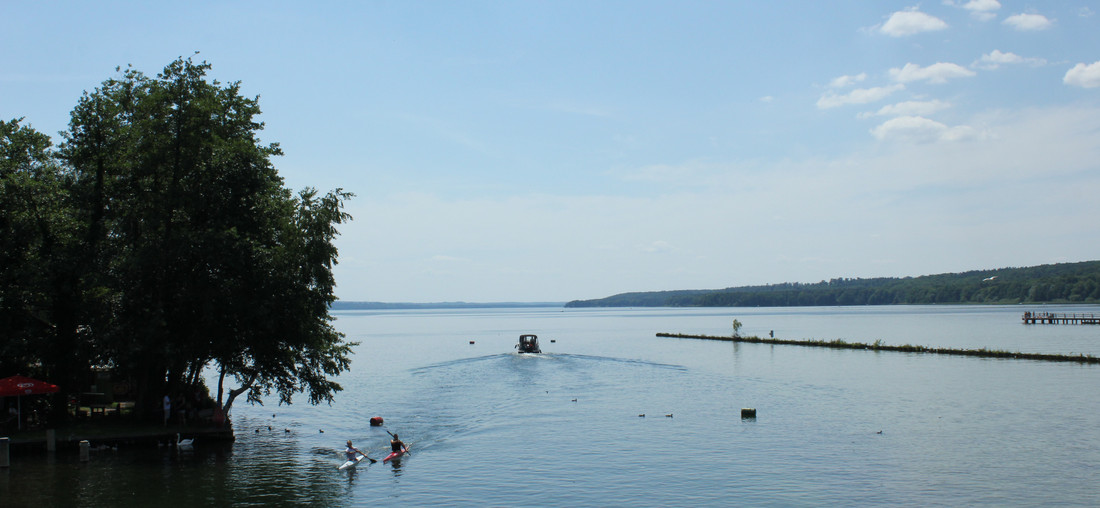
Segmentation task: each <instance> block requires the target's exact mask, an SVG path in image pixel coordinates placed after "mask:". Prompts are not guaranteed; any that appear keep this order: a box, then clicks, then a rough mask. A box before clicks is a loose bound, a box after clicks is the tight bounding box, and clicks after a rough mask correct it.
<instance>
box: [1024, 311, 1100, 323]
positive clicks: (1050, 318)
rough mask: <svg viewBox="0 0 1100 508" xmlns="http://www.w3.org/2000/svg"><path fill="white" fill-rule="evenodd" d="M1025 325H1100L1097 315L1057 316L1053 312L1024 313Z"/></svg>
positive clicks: (1099, 318)
mask: <svg viewBox="0 0 1100 508" xmlns="http://www.w3.org/2000/svg"><path fill="white" fill-rule="evenodd" d="M1023 319H1024V324H1025V325H1036V324H1038V325H1100V316H1098V315H1096V314H1092V313H1089V314H1084V313H1082V314H1077V313H1076V312H1075V313H1073V314H1055V313H1053V312H1031V311H1027V312H1024V318H1023Z"/></svg>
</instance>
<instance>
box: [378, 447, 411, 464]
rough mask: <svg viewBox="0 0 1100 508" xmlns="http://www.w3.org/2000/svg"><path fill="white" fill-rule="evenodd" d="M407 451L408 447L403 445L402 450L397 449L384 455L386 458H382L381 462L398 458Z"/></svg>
mask: <svg viewBox="0 0 1100 508" xmlns="http://www.w3.org/2000/svg"><path fill="white" fill-rule="evenodd" d="M407 451H409V447H408V446H406V447H405V448H404V449H402V450H399V451H396V452H393V453H390V454H389V455H386V458H384V459H382V462H383V463H385V462H389V461H391V460H393V459H396V458H399V457H401V456H402V455H404V454H405V452H407Z"/></svg>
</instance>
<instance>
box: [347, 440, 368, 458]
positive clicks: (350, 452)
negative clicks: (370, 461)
mask: <svg viewBox="0 0 1100 508" xmlns="http://www.w3.org/2000/svg"><path fill="white" fill-rule="evenodd" d="M356 453H358V454H360V455H362V456H363V457H366V456H367V453H366V452H363V451H360V450H359V449H358V448H356V447H354V446H352V445H351V440H350V439H349V440H348V447H347V448H346V449H345V450H344V454H345V455H347V456H348V460H355V454H356Z"/></svg>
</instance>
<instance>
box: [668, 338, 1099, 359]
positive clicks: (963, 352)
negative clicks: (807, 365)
mask: <svg viewBox="0 0 1100 508" xmlns="http://www.w3.org/2000/svg"><path fill="white" fill-rule="evenodd" d="M657 336H658V337H671V338H674V339H704V340H723V341H727V342H747V343H751V344H777V345H784V346H805V347H825V348H833V349H866V350H871V351H897V352H902V353H925V354H935V355H954V356H976V357H981V358H1003V359H1012V360H1039V361H1044V362H1074V363H1093V364H1097V363H1100V358H1098V357H1095V356H1091V355H1085V354H1080V355H1062V354H1045V353H1021V352H1019V351H1015V352H1013V351H999V350H994V349H986V348H982V349H954V348H942V347H925V346H914V345H911V344H905V345H903V346H890V345H887V344H883V343H882V341H875V342H874V343H873V344H864V343H860V342H847V341H844V340H840V339H836V340H791V339H770V338H769V339H765V338H762V337H755V336H753V337H729V336H715V335H688V334H682V333H658V334H657Z"/></svg>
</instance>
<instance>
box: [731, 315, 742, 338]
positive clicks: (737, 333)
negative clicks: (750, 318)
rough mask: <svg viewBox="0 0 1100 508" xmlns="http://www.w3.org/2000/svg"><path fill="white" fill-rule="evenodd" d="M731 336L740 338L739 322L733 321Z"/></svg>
mask: <svg viewBox="0 0 1100 508" xmlns="http://www.w3.org/2000/svg"><path fill="white" fill-rule="evenodd" d="M733 336H734V337H740V336H741V322H740V321H738V320H736V319H734V320H733Z"/></svg>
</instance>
